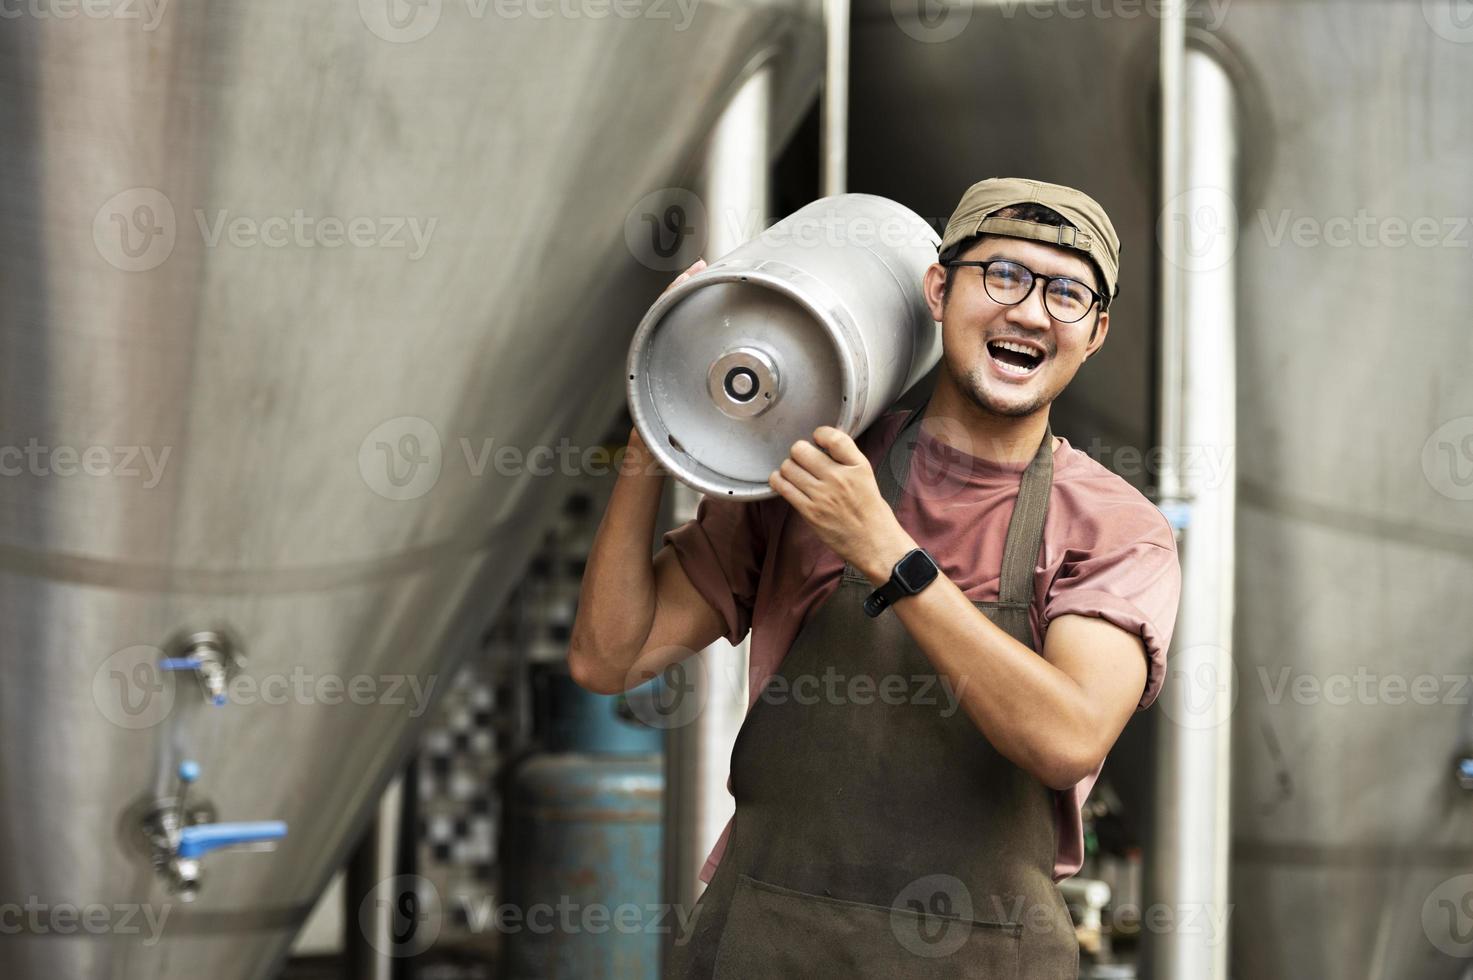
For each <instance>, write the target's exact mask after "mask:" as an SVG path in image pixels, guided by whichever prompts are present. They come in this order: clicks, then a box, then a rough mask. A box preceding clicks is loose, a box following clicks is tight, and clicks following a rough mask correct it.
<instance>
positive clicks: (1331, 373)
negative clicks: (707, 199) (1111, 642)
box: [850, 0, 1473, 980]
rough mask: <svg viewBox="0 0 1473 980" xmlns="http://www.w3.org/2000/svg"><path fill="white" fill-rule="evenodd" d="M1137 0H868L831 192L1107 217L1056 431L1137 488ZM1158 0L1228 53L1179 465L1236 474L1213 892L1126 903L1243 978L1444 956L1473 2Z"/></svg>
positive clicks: (1143, 426) (1469, 585)
mask: <svg viewBox="0 0 1473 980" xmlns="http://www.w3.org/2000/svg"><path fill="white" fill-rule="evenodd" d="M1160 7H1161V5H1155V9H1156V11H1157V12H1158V13H1159V10H1160ZM1152 9H1153V8H1152V5H1149V4H1146V5H1140V6H1137V5H1131V4H1109V3H1104V4H1073V3H1066V2H1060V3H1057V4H997V5H990V4H967V3H962V4H945V5H942V6H941V8H940V9H939V14H938V11H937V9H936V8H934V7H931V8H927V7H924V6H923V5H921V4H918V3H915V4H906V3H898V4H890V3H882V2H878V0H875V2H867V3H862V4H860V5H859V6H858V7H857V9H856V18H857V20H856V26H855V33H854V42H855V49H854V51H853V57H852V64H853V65H854V72H855V77H854V80H853V88H852V92H853V98H854V111H853V119H854V120H855V123H854V125H855V132H854V140H853V143H852V144H851V153H850V160H851V162H852V166H853V171H852V178H851V186H852V187H854V188H855V189H857V190H865V191H872V192H874V193H878V194H884V195H886V196H888V197H893V198H895V199H897V200H899V201H902V202H903V203H906V204H908V205H910V206H911V207H913V208H915V209H916V210H917V211H919V212H920V213H922V214H927V215H936V214H945V213H948V209H949V208H950V207H951V206H952V205H954V203H955V200H956V198H957V197H958V196H959V195H960V193H961V191H962V190H963V189H964V188H965V187H966V186H967V185H968V184H969V183H970V182H971V181H973V180H976V179H978V178H979V177H983V176H988V175H991V174H1003V173H1023V174H1028V175H1036V176H1038V177H1040V178H1042V179H1047V180H1057V181H1061V182H1064V183H1073V184H1077V185H1079V186H1081V187H1084V188H1086V189H1088V190H1089V191H1090V192H1091V193H1093V194H1095V195H1096V196H1097V197H1098V198H1099V199H1100V200H1101V202H1102V203H1103V204H1104V206H1105V207H1106V208H1107V209H1108V210H1109V211H1110V213H1111V216H1112V218H1113V219H1114V221H1115V223H1116V226H1117V228H1118V229H1119V231H1120V233H1121V237H1122V241H1123V243H1124V247H1123V249H1122V259H1123V269H1122V272H1123V288H1122V291H1121V296H1120V300H1119V302H1118V303H1117V304H1116V305H1115V306H1114V307H1113V308H1112V314H1113V315H1112V324H1111V330H1110V336H1109V339H1108V340H1107V341H1106V343H1105V346H1104V347H1103V348H1102V349H1101V351H1100V353H1099V354H1098V355H1097V356H1095V357H1093V358H1091V360H1090V362H1089V364H1088V365H1087V366H1086V367H1085V368H1084V369H1083V370H1082V371H1081V373H1080V375H1079V376H1078V378H1077V379H1076V381H1075V383H1074V385H1073V386H1071V388H1070V389H1069V391H1068V392H1067V393H1066V394H1065V396H1064V397H1063V398H1062V399H1061V400H1060V402H1059V403H1058V404H1057V405H1056V409H1057V411H1056V413H1055V428H1056V430H1057V431H1061V432H1064V433H1065V434H1067V435H1068V436H1069V438H1070V441H1071V442H1072V443H1073V444H1075V445H1076V446H1079V447H1080V448H1081V449H1084V450H1085V451H1089V452H1091V453H1092V454H1093V455H1095V456H1096V458H1097V459H1099V460H1100V461H1101V462H1103V463H1105V464H1106V465H1108V466H1112V467H1115V468H1116V469H1117V471H1118V472H1121V474H1122V475H1124V476H1126V477H1127V479H1130V480H1132V482H1134V483H1136V484H1137V485H1139V486H1142V487H1149V486H1150V485H1151V483H1152V481H1153V478H1154V475H1155V474H1154V473H1153V472H1152V471H1151V469H1150V467H1149V464H1148V463H1145V462H1143V455H1136V456H1134V457H1127V456H1126V455H1125V454H1124V451H1125V450H1129V449H1133V450H1134V451H1135V452H1137V453H1140V454H1144V452H1145V451H1146V450H1147V449H1149V447H1150V441H1151V436H1150V432H1151V425H1150V415H1149V413H1150V407H1151V406H1150V392H1151V390H1152V385H1151V380H1150V378H1151V372H1152V370H1153V368H1152V364H1153V357H1154V356H1155V352H1154V351H1153V345H1154V340H1153V323H1152V319H1151V317H1152V309H1151V298H1152V295H1153V293H1152V288H1153V287H1152V282H1153V278H1152V277H1153V271H1152V268H1153V266H1154V265H1155V264H1156V263H1159V262H1162V261H1163V260H1164V258H1165V257H1163V256H1162V255H1161V253H1160V250H1159V248H1158V247H1157V244H1156V225H1157V220H1158V208H1157V207H1156V205H1155V203H1154V197H1153V194H1154V181H1155V176H1154V175H1155V170H1156V159H1155V153H1154V146H1155V144H1154V138H1155V137H1154V132H1153V130H1154V121H1153V114H1154V108H1155V101H1154V99H1155V94H1154V91H1153V85H1154V78H1155V65H1156V57H1157V51H1156V33H1157V29H1158V26H1159V21H1158V20H1157V18H1156V17H1155V16H1152V14H1151V11H1152ZM907 11H909V12H908V13H907ZM1189 11H1190V12H1189V16H1188V25H1189V28H1190V31H1191V34H1192V37H1193V43H1196V44H1202V45H1205V46H1207V47H1208V48H1209V49H1210V50H1212V51H1213V52H1214V53H1215V54H1216V55H1217V56H1219V57H1222V58H1223V59H1224V60H1225V62H1226V63H1227V64H1228V70H1229V73H1230V74H1231V75H1232V77H1233V80H1234V83H1235V87H1236V90H1237V91H1236V95H1237V101H1238V103H1239V107H1240V112H1239V119H1238V120H1237V124H1238V127H1239V133H1238V145H1239V147H1240V152H1241V154H1242V160H1243V166H1242V173H1241V177H1240V180H1241V186H1240V190H1239V192H1238V193H1237V194H1236V195H1234V196H1233V199H1232V200H1231V201H1230V202H1228V203H1229V205H1230V206H1231V207H1232V208H1233V209H1234V212H1235V217H1236V222H1235V224H1236V226H1237V227H1238V228H1239V229H1240V233H1239V235H1238V236H1237V238H1236V240H1234V241H1231V242H1218V243H1216V247H1218V248H1226V249H1230V250H1231V254H1233V255H1234V258H1235V261H1236V264H1237V267H1238V269H1239V280H1238V289H1237V303H1238V361H1237V387H1238V392H1239V403H1238V407H1237V419H1238V433H1239V436H1238V442H1237V444H1236V445H1233V446H1229V447H1209V446H1200V447H1195V450H1196V455H1195V456H1194V457H1192V458H1191V459H1188V460H1185V461H1184V462H1185V463H1186V464H1187V465H1193V466H1198V467H1212V466H1214V465H1216V464H1215V462H1214V460H1215V459H1217V458H1219V457H1217V456H1216V455H1215V454H1218V453H1220V452H1222V451H1230V452H1232V453H1233V454H1234V457H1233V458H1234V460H1235V462H1236V467H1237V471H1238V474H1239V476H1238V496H1239V501H1240V508H1239V512H1238V515H1237V546H1236V547H1237V554H1236V556H1235V560H1236V563H1237V568H1238V573H1237V583H1238V584H1237V588H1236V596H1235V600H1236V603H1237V626H1236V635H1235V642H1234V650H1233V667H1234V673H1235V675H1236V683H1235V685H1234V686H1233V687H1232V688H1231V697H1232V698H1233V700H1232V703H1231V705H1230V706H1229V709H1228V710H1229V712H1230V717H1231V719H1232V725H1233V731H1234V736H1233V765H1232V775H1231V784H1232V799H1233V806H1232V825H1233V830H1234V836H1233V841H1232V848H1231V861H1232V864H1231V879H1230V880H1231V892H1232V893H1231V902H1232V906H1231V909H1230V910H1215V911H1214V910H1206V909H1183V908H1174V909H1165V910H1162V911H1164V912H1165V913H1166V915H1165V918H1164V919H1162V920H1160V921H1162V922H1164V926H1163V925H1158V926H1157V928H1168V929H1196V930H1200V934H1201V936H1202V941H1204V942H1226V941H1229V940H1228V938H1227V936H1228V934H1229V933H1230V936H1231V957H1230V967H1231V969H1230V972H1231V975H1232V976H1234V977H1237V978H1241V980H1301V978H1306V977H1336V978H1342V980H1393V978H1394V980H1453V978H1457V977H1460V976H1463V975H1464V974H1465V971H1466V969H1467V967H1468V965H1469V962H1470V960H1469V957H1470V955H1473V915H1470V914H1469V910H1470V909H1473V879H1470V878H1469V877H1468V874H1469V872H1470V866H1473V795H1470V793H1469V792H1468V791H1467V790H1465V789H1463V788H1461V787H1460V785H1459V783H1458V781H1457V779H1456V778H1455V772H1454V766H1455V763H1456V762H1457V761H1458V760H1460V759H1462V758H1464V757H1465V752H1466V749H1467V744H1468V739H1469V714H1470V707H1469V691H1468V687H1467V683H1466V680H1467V677H1468V675H1469V674H1470V668H1469V664H1470V662H1473V651H1470V648H1469V642H1468V636H1469V635H1470V634H1473V605H1470V604H1469V603H1468V602H1466V601H1465V597H1466V596H1468V595H1469V594H1473V533H1470V528H1473V491H1470V489H1469V487H1470V485H1473V476H1470V474H1473V346H1470V340H1469V338H1470V336H1473V334H1470V332H1469V330H1468V311H1469V310H1470V309H1473V277H1470V276H1469V275H1468V268H1469V265H1468V263H1469V257H1470V254H1473V251H1470V250H1473V230H1470V225H1469V217H1470V215H1473V182H1470V180H1469V177H1468V174H1469V169H1468V159H1469V156H1470V154H1473V113H1470V112H1469V111H1468V106H1467V93H1468V92H1469V91H1470V89H1473V25H1470V23H1469V22H1468V20H1467V16H1466V13H1467V11H1466V7H1465V5H1459V4H1457V3H1455V2H1450V0H1426V2H1422V3H1400V2H1367V3H1354V4H1346V3H1333V2H1268V0H1237V2H1233V3H1231V4H1226V3H1224V4H1213V3H1195V4H1190V5H1189ZM928 12H929V16H927V13H928ZM880 66H883V67H880ZM959 119H967V120H971V122H970V123H969V124H967V125H958V120H959ZM1000 132H1001V133H1006V138H1005V139H1000V138H998V134H999V133H1000ZM1204 217H1207V218H1209V219H1210V218H1211V217H1212V216H1211V215H1207V216H1204ZM1215 227H1217V225H1216V224H1212V223H1210V222H1209V224H1208V225H1206V226H1205V228H1204V229H1199V231H1202V230H1205V231H1206V232H1207V233H1209V234H1210V233H1211V232H1212V230H1213V229H1214V228H1215ZM1209 244H1212V243H1209ZM1205 254H1206V253H1205V252H1204V253H1203V255H1205ZM1178 258H1180V257H1178ZM1191 258H1192V260H1194V261H1195V260H1199V259H1201V258H1202V255H1196V256H1192V257H1191ZM1187 343H1189V344H1190V343H1191V332H1190V324H1189V325H1188V335H1187ZM1187 535H1188V538H1187V541H1186V545H1185V546H1186V547H1191V542H1190V530H1188V532H1187ZM1418 684H1421V685H1422V688H1421V692H1420V693H1419V694H1415V696H1414V692H1416V691H1417V690H1418V689H1417V687H1416V686H1415V685H1418ZM1429 685H1430V687H1429ZM1363 692H1364V693H1363ZM1198 693H1199V695H1200V694H1202V693H1204V692H1201V691H1199V692H1198ZM1205 693H1207V695H1208V696H1212V695H1211V692H1210V691H1208V692H1205ZM1176 723H1178V722H1177V721H1174V720H1173V719H1171V718H1168V717H1165V716H1163V715H1161V713H1160V712H1159V711H1152V712H1147V713H1145V714H1144V715H1143V716H1140V717H1138V718H1137V719H1135V720H1133V721H1132V722H1131V724H1130V726H1128V727H1127V731H1126V734H1125V736H1123V738H1122V741H1121V743H1120V745H1119V746H1118V747H1117V748H1116V750H1115V751H1114V752H1113V753H1112V756H1111V764H1109V765H1107V767H1106V777H1107V778H1112V779H1113V780H1114V781H1115V783H1116V785H1117V786H1119V787H1121V788H1122V789H1123V790H1129V789H1132V788H1133V789H1134V790H1136V791H1137V792H1133V793H1124V792H1123V793H1122V795H1126V796H1128V797H1129V798H1130V799H1132V800H1133V801H1134V803H1135V804H1136V808H1137V812H1139V811H1140V809H1141V807H1142V805H1143V804H1144V803H1145V799H1144V797H1143V795H1142V791H1144V790H1145V789H1146V787H1142V786H1141V785H1140V782H1141V781H1140V775H1139V774H1140V773H1145V772H1148V771H1149V767H1148V763H1149V760H1150V758H1151V737H1150V733H1151V730H1152V728H1151V726H1155V725H1167V724H1176ZM1145 843H1146V845H1147V847H1148V848H1149V847H1150V845H1151V837H1150V836H1149V835H1148V836H1147V838H1146V841H1145ZM1148 898H1149V896H1148ZM1224 916H1225V918H1226V921H1224ZM1148 927H1149V926H1148ZM1143 975H1144V976H1150V975H1151V974H1150V973H1149V972H1147V973H1145V974H1143Z"/></svg>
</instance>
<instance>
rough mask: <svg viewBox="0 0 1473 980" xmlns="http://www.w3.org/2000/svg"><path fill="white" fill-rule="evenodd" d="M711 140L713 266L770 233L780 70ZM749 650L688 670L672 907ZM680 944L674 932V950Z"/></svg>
mask: <svg viewBox="0 0 1473 980" xmlns="http://www.w3.org/2000/svg"><path fill="white" fill-rule="evenodd" d="M754 65H755V67H754V68H753V69H752V70H751V72H750V74H749V75H748V76H747V77H746V80H745V81H744V82H743V83H742V85H741V86H740V88H739V89H738V90H737V92H736V94H735V96H734V97H733V98H732V100H731V102H730V104H728V106H727V108H726V109H725V111H724V112H723V113H722V115H721V118H720V119H719V120H718V121H717V123H716V127H715V129H714V130H713V131H712V134H711V138H710V142H709V143H708V144H707V148H706V158H705V166H704V174H703V177H702V192H701V197H702V198H703V203H704V204H705V207H706V213H707V220H708V229H707V237H706V250H705V256H704V257H705V258H706V260H707V261H715V260H716V259H718V258H720V257H721V256H722V255H725V254H726V253H727V252H730V251H731V250H732V249H734V248H736V247H737V246H738V245H740V244H742V243H743V242H744V241H746V240H747V239H749V238H752V237H754V236H755V235H756V234H758V233H759V232H760V231H762V229H763V228H764V227H765V224H766V218H767V209H768V195H769V190H770V189H769V186H768V185H769V173H768V160H769V146H768V126H769V117H770V114H771V99H772V61H771V60H770V58H768V57H767V56H766V55H763V56H760V57H759V58H757V59H756V60H755V62H754ZM671 490H672V499H673V502H674V503H673V508H674V514H673V518H674V522H675V523H677V524H680V523H684V522H685V521H688V520H690V519H691V518H693V517H694V516H695V511H696V504H697V503H698V502H699V500H700V494H699V493H697V492H696V491H694V490H692V489H691V488H689V487H687V486H686V485H684V484H683V483H674V484H673V485H672V487H671ZM747 658H748V645H747V642H746V641H743V642H742V643H741V644H740V645H739V646H737V647H733V646H732V645H731V644H729V643H727V642H726V641H725V640H718V641H717V642H716V643H715V644H713V645H712V646H710V647H708V648H707V649H705V650H703V651H701V652H700V653H698V654H695V655H694V656H693V657H691V658H690V659H689V660H688V661H687V664H686V668H685V670H684V674H685V676H684V687H683V693H682V697H689V698H695V699H697V700H696V702H695V703H696V704H700V705H702V708H701V710H700V711H699V713H697V714H696V716H695V718H694V720H692V721H691V722H690V723H689V724H686V725H683V726H680V727H677V728H672V729H671V730H669V731H668V732H666V733H665V800H666V808H665V819H664V825H665V834H664V850H665V866H664V875H665V882H664V891H665V902H666V904H667V905H673V906H675V907H676V908H679V909H686V908H689V907H690V905H691V904H693V903H694V902H695V900H696V898H697V897H698V896H699V895H700V892H701V890H702V889H703V888H704V887H705V886H704V884H703V883H702V882H701V881H700V879H699V875H700V871H701V867H702V865H704V864H705V861H706V856H707V855H708V854H709V853H710V852H711V849H712V848H713V847H715V846H716V841H717V839H718V838H719V837H720V836H721V831H722V829H723V828H724V827H725V826H726V821H727V819H728V818H729V817H730V816H731V815H732V812H733V801H732V798H731V794H730V792H728V790H727V788H726V780H727V776H728V774H729V767H730V761H731V749H732V745H733V744H734V743H735V741H736V734H737V730H738V729H740V728H741V724H742V719H743V717H744V716H745V715H746V710H747ZM676 938H678V936H677V935H676V933H675V932H674V931H673V930H672V931H671V933H670V934H669V935H668V937H667V942H669V941H673V940H674V939H676Z"/></svg>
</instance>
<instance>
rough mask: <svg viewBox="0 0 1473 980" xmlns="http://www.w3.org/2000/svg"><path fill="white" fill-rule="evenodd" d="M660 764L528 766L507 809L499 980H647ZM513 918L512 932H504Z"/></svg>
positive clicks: (652, 757) (550, 759)
mask: <svg viewBox="0 0 1473 980" xmlns="http://www.w3.org/2000/svg"><path fill="white" fill-rule="evenodd" d="M664 786H665V777H664V771H663V762H662V758H661V756H660V755H658V754H644V755H609V754H593V753H585V752H559V753H547V754H544V755H538V756H533V757H531V758H529V759H528V760H527V761H526V762H525V763H524V764H523V765H522V766H521V768H520V769H519V770H518V771H517V773H516V775H515V777H514V778H513V780H512V792H511V796H510V799H509V800H508V812H507V816H508V827H507V830H508V848H507V852H506V867H505V872H506V876H505V879H504V883H505V887H506V893H505V898H506V902H505V906H504V907H505V908H506V909H509V910H510V914H509V915H507V914H503V915H500V916H499V918H500V919H501V921H500V922H499V923H498V928H499V929H500V930H502V932H503V933H504V935H505V940H506V943H505V947H504V948H505V952H506V959H505V964H504V965H505V969H506V975H507V976H509V977H514V978H518V980H530V978H539V980H540V978H552V977H558V978H562V977H566V978H576V980H599V978H609V980H615V978H617V980H643V978H650V980H655V978H657V977H658V976H659V967H660V949H661V945H662V938H663V936H664V935H665V930H666V929H673V928H675V924H674V923H669V922H667V921H666V919H667V916H666V915H665V914H664V913H663V912H662V911H661V908H660V886H661V874H660V859H661V844H660V840H661V832H660V831H661V799H662V796H663V793H664ZM513 918H515V919H516V920H517V921H512V919H513Z"/></svg>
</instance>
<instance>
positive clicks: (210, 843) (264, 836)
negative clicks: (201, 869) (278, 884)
mask: <svg viewBox="0 0 1473 980" xmlns="http://www.w3.org/2000/svg"><path fill="white" fill-rule="evenodd" d="M285 836H286V823H285V822H284V821H281V820H256V821H251V822H247V823H202V824H196V825H195V826H193V827H185V828H184V830H182V831H180V833H179V856H180V857H182V858H198V857H203V856H204V855H206V854H208V853H210V852H211V851H218V850H219V849H220V848H222V847H235V846H237V845H240V844H259V843H262V842H264V841H272V840H281V839H282V838H283V837H285Z"/></svg>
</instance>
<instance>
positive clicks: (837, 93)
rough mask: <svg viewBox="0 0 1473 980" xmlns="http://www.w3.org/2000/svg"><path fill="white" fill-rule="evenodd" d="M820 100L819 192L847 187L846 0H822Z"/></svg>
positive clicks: (822, 194) (847, 89)
mask: <svg viewBox="0 0 1473 980" xmlns="http://www.w3.org/2000/svg"><path fill="white" fill-rule="evenodd" d="M823 27H824V43H825V51H824V73H823V101H822V103H820V108H819V119H818V122H819V130H820V133H821V136H820V139H821V140H822V143H823V146H822V151H821V152H822V154H823V173H822V175H821V178H822V179H821V181H820V189H819V193H820V195H821V196H823V197H828V196H830V195H831V194H843V193H844V192H846V191H847V190H848V189H849V187H848V184H849V0H824V4H823Z"/></svg>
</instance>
